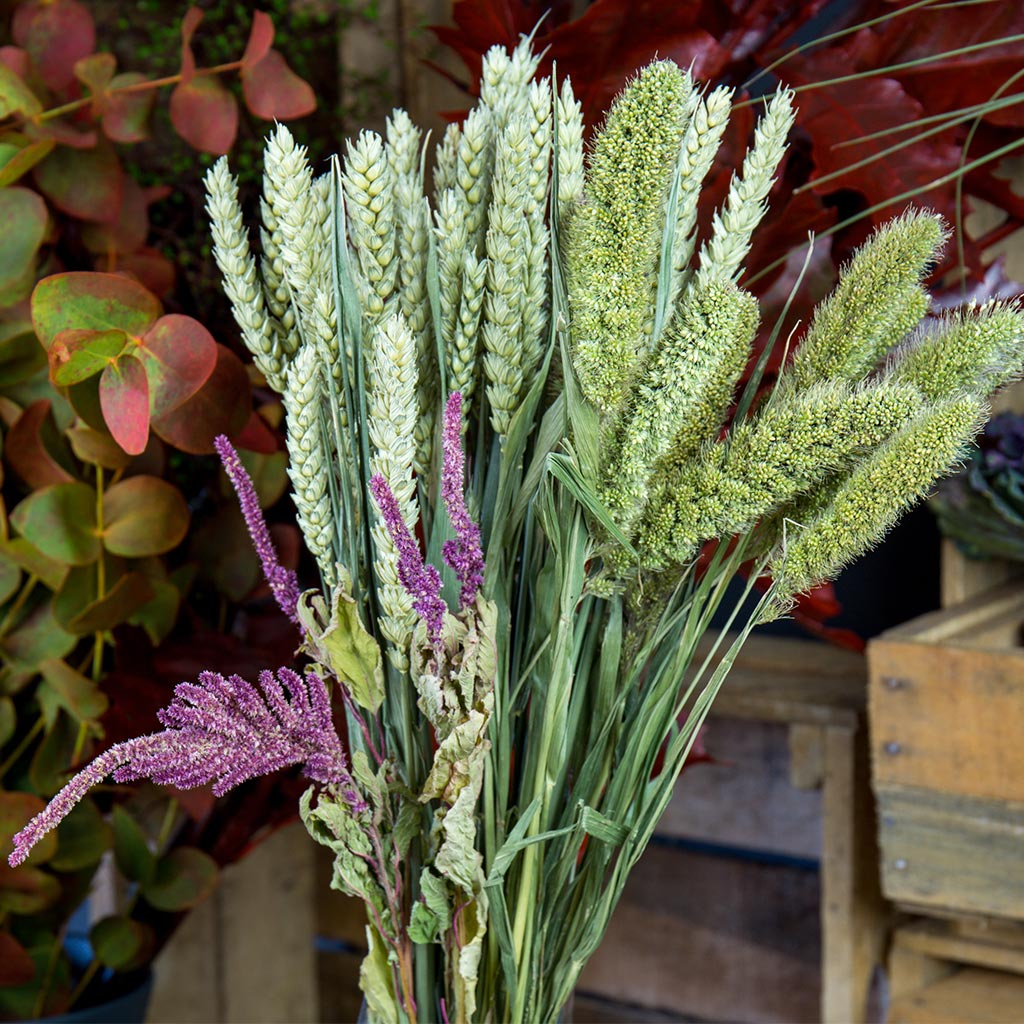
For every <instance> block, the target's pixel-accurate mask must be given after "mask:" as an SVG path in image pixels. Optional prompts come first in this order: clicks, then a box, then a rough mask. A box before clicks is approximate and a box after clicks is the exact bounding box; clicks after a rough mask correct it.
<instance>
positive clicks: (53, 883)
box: [0, 860, 60, 915]
mask: <svg viewBox="0 0 1024 1024" xmlns="http://www.w3.org/2000/svg"><path fill="white" fill-rule="evenodd" d="M59 899H60V882H58V881H57V879H56V878H54V876H53V875H48V874H47V873H46V872H45V871H40V870H39V868H30V867H26V866H25V865H24V864H23V865H22V866H21V867H20V868H9V867H8V866H7V863H6V860H4V861H2V862H0V911H7V913H9V914H25V915H30V914H39V913H42V911H44V910H46V909H47V908H48V907H52V906H53V905H54V903H56V902H57V900H59Z"/></svg>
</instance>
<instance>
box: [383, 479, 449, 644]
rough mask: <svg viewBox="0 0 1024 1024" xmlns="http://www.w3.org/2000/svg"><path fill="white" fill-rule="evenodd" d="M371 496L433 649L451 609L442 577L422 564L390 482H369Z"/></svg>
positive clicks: (438, 641) (401, 575)
mask: <svg viewBox="0 0 1024 1024" xmlns="http://www.w3.org/2000/svg"><path fill="white" fill-rule="evenodd" d="M370 492H371V493H372V494H373V497H374V498H375V500H376V502H377V508H379V509H380V514H381V518H382V519H383V520H384V526H385V528H386V529H387V531H388V534H389V535H390V536H391V539H392V540H393V541H394V543H395V547H396V548H397V549H398V580H399V582H400V583H401V584H402V586H403V587H405V589H406V591H407V592H408V593H409V595H410V596H411V597H412V606H413V609H414V610H415V612H416V614H417V615H419V617H420V618H421V619H423V622H424V623H425V624H426V627H427V639H429V640H430V643H431V644H432V645H433V646H435V647H436V646H437V645H438V644H439V643H440V642H441V627H442V625H443V624H444V613H445V612H446V611H447V610H448V606H447V605H446V604H445V603H444V598H443V597H441V574H440V573H439V572H438V571H437V569H435V568H434V567H433V566H432V565H429V564H426V563H425V562H424V561H423V556H422V555H421V554H420V549H419V545H418V544H417V543H416V540H415V539H414V537H413V535H412V534H411V533H410V532H409V528H408V527H407V526H406V525H405V520H404V519H403V518H402V510H401V509H400V508H399V507H398V501H397V500H396V498H395V495H394V492H393V491H392V490H391V488H390V487H389V486H388V482H387V480H385V479H384V477H383V475H382V474H380V473H375V474H374V475H373V476H372V477H371V478H370Z"/></svg>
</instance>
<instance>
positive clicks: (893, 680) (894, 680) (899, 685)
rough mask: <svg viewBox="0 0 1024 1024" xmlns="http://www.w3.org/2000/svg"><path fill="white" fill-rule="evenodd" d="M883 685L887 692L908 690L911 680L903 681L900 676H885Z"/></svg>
mask: <svg viewBox="0 0 1024 1024" xmlns="http://www.w3.org/2000/svg"><path fill="white" fill-rule="evenodd" d="M882 685H883V686H884V687H885V688H886V689H887V690H906V689H908V688H909V686H910V680H909V679H901V678H900V677H899V676H883V677H882Z"/></svg>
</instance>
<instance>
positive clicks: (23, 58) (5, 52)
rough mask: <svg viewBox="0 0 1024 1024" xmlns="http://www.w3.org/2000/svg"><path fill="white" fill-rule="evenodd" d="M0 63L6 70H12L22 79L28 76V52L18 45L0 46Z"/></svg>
mask: <svg viewBox="0 0 1024 1024" xmlns="http://www.w3.org/2000/svg"><path fill="white" fill-rule="evenodd" d="M0 64H2V65H3V66H4V67H5V68H7V70H8V71H13V72H14V73H15V74H16V75H17V76H18V77H19V78H20V79H21V80H22V81H24V80H25V79H26V78H28V76H29V72H30V71H31V70H32V62H31V61H30V60H29V59H28V53H26V51H25V50H23V49H22V48H21V47H20V46H0Z"/></svg>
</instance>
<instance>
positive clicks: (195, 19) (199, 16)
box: [181, 7, 203, 83]
mask: <svg viewBox="0 0 1024 1024" xmlns="http://www.w3.org/2000/svg"><path fill="white" fill-rule="evenodd" d="M202 20H203V12H202V11H201V10H200V9H199V8H198V7H190V8H189V9H188V10H187V11H186V12H185V17H184V18H182V19H181V80H182V82H184V83H188V82H191V81H192V79H193V77H194V76H195V73H196V59H195V57H193V56H192V36H194V35H195V32H196V29H197V28H199V23H200V22H201V21H202Z"/></svg>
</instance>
